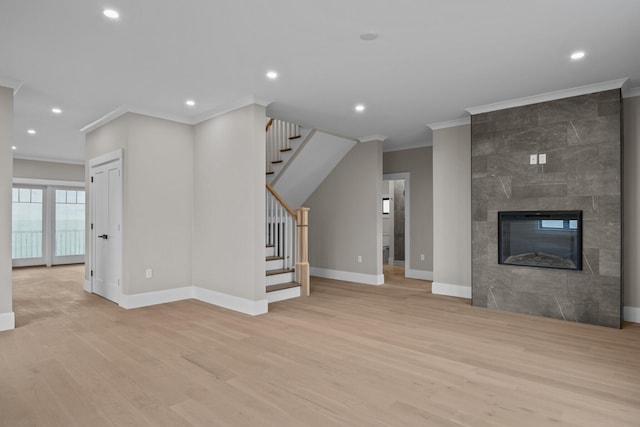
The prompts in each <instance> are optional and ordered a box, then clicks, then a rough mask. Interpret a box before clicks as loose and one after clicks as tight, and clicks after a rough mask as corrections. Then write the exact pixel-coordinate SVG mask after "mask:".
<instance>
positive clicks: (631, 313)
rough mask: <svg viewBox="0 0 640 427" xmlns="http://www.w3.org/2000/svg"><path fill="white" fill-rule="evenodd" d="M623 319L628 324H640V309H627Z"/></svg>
mask: <svg viewBox="0 0 640 427" xmlns="http://www.w3.org/2000/svg"><path fill="white" fill-rule="evenodd" d="M623 317H624V320H625V321H627V322H634V323H640V307H625V308H624V316H623Z"/></svg>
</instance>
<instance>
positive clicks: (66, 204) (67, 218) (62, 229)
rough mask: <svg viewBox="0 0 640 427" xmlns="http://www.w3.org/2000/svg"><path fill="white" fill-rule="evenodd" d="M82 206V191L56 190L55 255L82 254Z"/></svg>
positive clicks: (83, 214) (83, 210)
mask: <svg viewBox="0 0 640 427" xmlns="http://www.w3.org/2000/svg"><path fill="white" fill-rule="evenodd" d="M84 208H85V205H84V191H78V190H56V213H55V218H56V221H55V230H56V231H55V256H56V257H60V256H72V255H84V217H85V209H84Z"/></svg>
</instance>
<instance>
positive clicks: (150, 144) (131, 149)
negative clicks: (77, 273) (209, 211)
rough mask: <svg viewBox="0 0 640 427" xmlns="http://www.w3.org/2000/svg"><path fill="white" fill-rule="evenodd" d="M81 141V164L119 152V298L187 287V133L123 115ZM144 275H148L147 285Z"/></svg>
mask: <svg viewBox="0 0 640 427" xmlns="http://www.w3.org/2000/svg"><path fill="white" fill-rule="evenodd" d="M86 141H87V144H86V145H87V146H86V152H87V159H91V158H94V157H96V156H98V155H101V154H105V153H109V152H111V151H114V150H116V149H118V148H122V149H123V150H124V165H123V168H124V171H123V182H124V195H123V277H122V280H123V283H122V288H123V292H124V294H125V295H133V294H140V293H146V292H153V291H162V290H167V289H173V288H179V287H185V286H191V234H192V229H193V223H192V206H193V172H192V170H193V143H192V141H193V130H192V127H191V126H189V125H185V124H181V123H176V122H171V121H168V120H162V119H157V118H153V117H148V116H142V115H138V114H126V115H124V116H121V117H119V118H118V119H116V120H114V121H112V122H110V123H108V124H107V125H105V126H103V127H101V128H99V129H96V130H95V131H93V132H91V133H89V134H87V138H86ZM87 173H90V171H89V170H87ZM87 189H88V190H89V191H90V189H91V187H90V184H87ZM87 248H90V245H87ZM88 252H89V251H88ZM87 255H88V256H90V253H88V254H87ZM146 269H152V271H153V277H152V278H151V279H146V278H145V270H146ZM87 278H88V277H87Z"/></svg>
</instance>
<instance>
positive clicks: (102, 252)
mask: <svg viewBox="0 0 640 427" xmlns="http://www.w3.org/2000/svg"><path fill="white" fill-rule="evenodd" d="M121 165H122V163H121V161H120V159H117V160H114V161H110V162H108V163H103V164H99V165H97V166H92V167H91V179H92V184H91V192H90V197H91V202H92V218H91V220H92V230H91V241H92V249H93V250H92V263H91V272H92V276H91V278H92V291H93V292H94V293H96V294H98V295H101V296H103V297H105V298H107V299H109V300H111V301H114V302H116V303H119V302H120V296H121V295H122V289H121V286H122V280H121V270H122V268H121V260H122V256H121V254H122V233H121V231H122V230H121V228H122V227H121V224H122V170H121V169H122V167H121Z"/></svg>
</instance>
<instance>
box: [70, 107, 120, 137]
mask: <svg viewBox="0 0 640 427" xmlns="http://www.w3.org/2000/svg"><path fill="white" fill-rule="evenodd" d="M128 112H129V110H128V109H127V106H126V105H121V106H119V107H118V108H116V109H115V110H113V111H110V112H108V113H107V114H105V115H104V116H102V117H100V118H99V119H98V120H95V121H93V122H91V123H89V124H87V125H85V126H84V127H81V128H80V132H82V133H88V132H91V131H93V130H96V129H97V128H99V127H100V126H104V125H106V124H107V123H109V122H111V121H113V120H115V119H117V118H118V117H120V116H122V115H124V114H126V113H128Z"/></svg>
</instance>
